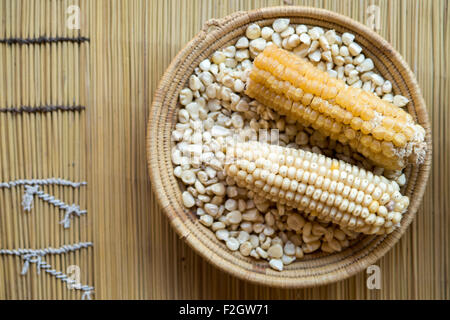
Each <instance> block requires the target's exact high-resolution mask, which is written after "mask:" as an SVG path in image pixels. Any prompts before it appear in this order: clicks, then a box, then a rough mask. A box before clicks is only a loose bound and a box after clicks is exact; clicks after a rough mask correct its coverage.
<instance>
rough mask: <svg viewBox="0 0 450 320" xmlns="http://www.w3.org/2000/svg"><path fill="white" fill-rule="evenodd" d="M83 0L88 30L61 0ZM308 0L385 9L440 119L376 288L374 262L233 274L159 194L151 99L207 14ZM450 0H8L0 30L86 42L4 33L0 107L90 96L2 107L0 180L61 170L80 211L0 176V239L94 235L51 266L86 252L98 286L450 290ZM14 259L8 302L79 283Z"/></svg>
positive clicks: (1, 268) (170, 292)
mask: <svg viewBox="0 0 450 320" xmlns="http://www.w3.org/2000/svg"><path fill="white" fill-rule="evenodd" d="M72 4H75V5H77V6H79V7H80V13H81V29H80V30H69V29H68V28H66V27H65V22H66V19H67V17H68V16H69V15H68V14H67V13H66V8H67V7H68V6H70V5H72ZM289 4H300V5H310V6H314V7H321V8H326V9H330V10H333V11H335V12H338V13H342V14H344V15H347V16H349V17H352V18H353V19H355V20H358V21H360V22H363V23H366V22H367V11H366V10H367V8H368V6H370V5H376V6H378V8H379V12H380V31H379V33H380V34H381V35H382V36H383V37H384V38H385V39H387V40H388V41H389V42H391V43H392V44H393V46H394V47H395V48H396V49H397V50H398V51H399V52H400V53H401V54H402V55H403V56H404V57H405V59H406V61H407V62H408V63H409V65H410V66H411V68H412V70H413V71H414V73H415V74H416V76H417V80H418V82H419V85H420V87H421V89H422V92H423V95H424V98H425V101H426V103H427V107H428V111H429V115H430V120H431V121H432V128H433V144H434V145H433V150H434V153H433V156H434V157H433V168H432V175H431V178H430V180H429V184H428V188H427V191H426V193H425V197H424V199H423V204H422V206H421V209H420V210H419V211H418V213H417V217H416V219H415V221H414V222H413V224H412V225H411V226H410V228H409V229H408V231H407V232H406V234H405V235H404V236H403V238H402V239H401V241H400V242H399V243H398V244H397V245H396V246H395V247H394V248H393V249H392V250H391V251H389V252H388V254H387V255H386V256H385V257H383V258H382V259H381V260H380V261H379V262H378V263H377V265H379V266H380V268H381V274H382V285H381V289H380V290H368V289H367V288H366V279H367V274H365V273H361V274H359V275H357V276H355V277H352V278H350V279H348V280H345V281H342V282H339V283H336V284H333V285H329V286H323V287H318V288H311V289H302V290H283V289H273V288H267V287H263V286H257V285H253V284H249V283H246V282H243V281H241V280H237V279H235V278H233V277H231V276H229V275H227V274H225V273H223V272H221V271H219V270H217V269H215V268H214V267H212V266H211V265H209V264H208V263H207V262H205V261H204V260H203V259H202V258H200V257H199V256H198V255H197V254H196V253H195V252H194V251H193V250H192V249H190V248H189V247H187V245H185V244H184V242H183V241H182V240H180V239H178V237H177V235H176V234H175V232H174V231H173V230H172V229H171V227H170V225H169V222H168V221H167V219H166V218H165V216H164V215H163V213H162V211H161V209H160V208H159V207H158V204H157V202H156V200H155V197H154V195H153V194H152V191H151V185H150V182H149V179H148V174H147V165H146V154H145V141H146V140H145V133H146V124H147V112H148V108H149V105H150V104H151V101H152V95H153V92H154V91H155V89H156V86H157V85H158V81H159V79H160V78H161V76H162V74H163V73H164V70H165V68H166V67H167V66H168V65H169V63H170V61H171V60H172V58H173V57H174V56H175V55H176V53H177V52H178V51H179V50H180V49H181V48H182V47H183V46H184V44H186V43H187V42H188V41H189V40H190V39H191V38H192V37H193V36H194V35H195V34H196V33H197V32H198V31H199V30H200V28H201V26H202V25H203V23H204V22H205V21H206V20H207V19H210V18H218V17H223V16H225V15H227V14H230V13H232V12H234V11H238V10H248V9H253V8H257V7H264V6H273V5H289ZM449 13H450V8H449V6H448V1H446V0H441V1H432V0H427V1H367V0H355V1H332V0H322V1H295V0H285V1H282V0H261V1H257V0H251V1H244V0H230V1H213V0H170V1H168V0H149V1H144V0H142V1H141V0H133V1H118V0H115V1H106V0H105V1H103V0H99V1H88V0H78V1H73V0H70V1H69V0H41V1H33V0H20V1H18V0H0V39H6V38H16V37H20V38H38V37H40V36H47V37H70V38H74V37H75V38H76V37H78V38H79V37H86V38H88V40H86V41H81V42H79V43H78V42H71V41H60V42H53V43H45V44H26V45H25V44H5V43H0V109H1V108H14V107H20V106H31V107H38V106H42V105H58V106H84V107H85V108H86V109H84V110H83V109H82V110H76V111H66V110H62V109H60V110H57V111H51V112H39V113H30V112H19V113H14V112H0V183H1V182H8V181H13V180H17V179H44V178H51V177H57V178H64V179H67V180H70V181H87V183H88V184H87V186H84V187H80V188H70V187H66V186H46V187H43V189H44V190H45V191H46V192H48V193H50V194H52V195H54V196H55V197H56V198H58V199H63V200H64V201H65V202H67V203H70V204H71V203H72V202H73V203H76V204H78V205H79V206H80V208H83V209H87V214H86V215H82V216H80V217H72V220H71V226H70V228H68V229H64V228H63V227H62V226H61V225H60V224H59V221H60V220H61V219H62V217H63V215H64V212H63V211H61V210H59V209H57V208H55V207H54V206H52V205H50V204H48V203H46V202H43V201H39V199H36V198H35V199H34V208H33V209H32V210H31V211H30V212H24V211H23V208H22V207H21V201H22V196H23V193H24V188H23V186H22V187H12V188H0V249H18V248H33V249H37V248H44V247H58V246H61V245H64V244H73V243H77V242H86V241H92V242H93V248H89V249H83V250H79V251H76V252H74V253H69V254H65V255H56V256H51V257H49V258H48V259H49V260H48V261H47V262H49V263H50V264H52V266H53V267H54V268H55V269H57V270H62V271H65V270H66V268H67V266H69V265H78V266H79V267H80V271H81V282H82V283H83V284H88V285H92V286H94V287H95V293H94V295H93V297H94V298H96V299H181V298H185V299H190V298H191V299H202V298H203V299H215V298H222V299H236V298H241V299H247V298H249V299H252V298H253V299H255V298H259V299H311V298H313V299H394V298H396V299H417V298H424V299H449V298H450V283H449V276H450V275H449V271H450V269H449V262H450V247H449V244H450V243H449V240H450V239H449V235H448V232H449V223H450V221H449V217H450V205H449V198H450V161H449V154H450V143H449V142H450V138H449V134H450V132H449V126H450V113H449V108H450V104H449V98H450V80H449V75H450V60H449V54H448V52H449V51H450V24H449V21H448V20H449ZM22 264H23V261H21V260H20V258H19V257H12V256H2V255H0V299H78V298H80V295H81V293H80V292H79V291H75V290H68V289H67V288H66V287H65V285H64V284H63V283H62V282H61V281H59V280H58V279H56V278H55V277H52V276H50V275H47V274H42V273H41V275H37V273H36V270H35V267H34V266H31V267H30V270H29V272H28V274H26V275H24V276H21V275H20V271H21V268H22Z"/></svg>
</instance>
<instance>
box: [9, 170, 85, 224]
mask: <svg viewBox="0 0 450 320" xmlns="http://www.w3.org/2000/svg"><path fill="white" fill-rule="evenodd" d="M49 184H55V185H62V186H70V187H73V188H79V187H80V186H84V185H86V184H87V183H86V182H72V181H69V180H64V179H60V178H50V179H32V180H28V179H22V180H15V181H10V182H2V183H0V188H11V187H15V186H22V185H24V186H25V193H24V195H23V198H22V206H23V209H24V210H25V211H31V209H32V208H33V199H34V195H37V196H38V197H39V198H40V199H42V200H44V201H46V202H48V203H51V204H52V205H54V206H55V207H58V208H60V209H61V210H65V211H66V213H65V215H64V219H63V220H61V222H60V224H62V225H63V226H64V228H66V229H67V228H69V227H70V221H71V217H72V216H74V215H76V216H78V217H79V216H81V215H82V214H86V213H87V211H86V210H80V207H79V206H78V205H75V204H72V205H69V204H67V203H65V202H63V201H62V200H59V199H56V198H55V197H54V196H52V195H50V194H48V193H45V192H44V191H42V190H41V189H40V187H41V186H42V185H49Z"/></svg>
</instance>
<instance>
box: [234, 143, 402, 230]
mask: <svg viewBox="0 0 450 320" xmlns="http://www.w3.org/2000/svg"><path fill="white" fill-rule="evenodd" d="M227 156H228V157H229V158H228V159H233V160H232V161H230V163H228V164H226V165H225V171H226V173H227V175H228V176H231V177H233V178H234V179H235V180H236V183H237V184H238V186H240V187H245V188H247V189H248V190H250V191H252V192H253V193H254V195H255V196H257V197H263V198H266V199H269V200H271V201H273V202H277V203H280V204H284V205H287V206H288V207H292V208H296V209H298V210H300V211H302V212H305V213H306V214H310V215H313V216H317V217H318V218H320V219H322V220H324V221H331V222H333V223H336V224H338V225H340V226H341V227H345V228H347V229H349V230H353V231H356V232H362V233H365V234H386V233H391V232H392V231H393V230H394V229H395V228H396V227H397V226H398V225H399V223H400V220H401V218H402V213H404V212H405V211H406V208H407V207H408V205H409V199H408V197H406V196H402V194H401V193H400V191H399V190H400V189H399V186H398V184H397V183H396V182H395V181H389V180H388V179H386V178H385V177H383V176H377V175H374V174H373V173H372V172H370V171H366V170H364V169H362V168H359V167H357V166H354V165H351V164H348V163H346V162H344V161H340V160H336V159H332V158H328V157H326V156H323V155H319V154H315V153H312V152H307V151H304V150H297V149H292V148H285V147H281V146H277V145H269V144H266V143H260V142H256V141H252V142H243V143H235V144H232V145H231V146H229V147H228V148H227Z"/></svg>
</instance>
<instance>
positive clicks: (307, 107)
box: [245, 45, 426, 170]
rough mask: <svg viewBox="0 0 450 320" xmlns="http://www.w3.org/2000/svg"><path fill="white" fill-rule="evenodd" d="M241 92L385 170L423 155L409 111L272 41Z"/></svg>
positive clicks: (419, 133) (418, 129) (420, 131)
mask: <svg viewBox="0 0 450 320" xmlns="http://www.w3.org/2000/svg"><path fill="white" fill-rule="evenodd" d="M245 93H246V94H247V95H248V96H250V97H251V98H254V99H256V100H258V101H259V102H260V103H263V104H265V105H266V106H268V107H271V108H273V109H275V110H276V111H277V112H279V113H281V114H283V115H287V116H289V117H293V118H294V119H296V120H297V121H298V122H300V123H301V124H302V125H304V126H311V127H313V128H314V129H316V130H319V131H320V132H321V133H323V134H324V135H326V136H329V137H330V138H331V139H334V140H337V141H339V142H341V143H343V144H348V145H349V146H350V147H351V148H352V149H353V150H355V151H358V152H359V153H361V154H363V155H364V156H365V157H367V158H369V159H370V160H372V161H373V162H374V163H375V164H377V165H379V166H381V167H384V168H386V169H391V170H399V169H402V168H404V167H405V166H406V164H407V163H420V162H421V161H423V159H424V156H425V152H426V144H425V143H424V138H425V130H424V129H423V128H422V127H421V126H420V125H418V124H416V123H415V122H414V120H413V118H412V116H411V115H410V114H409V113H407V112H405V111H404V110H402V109H401V108H399V107H396V106H394V105H393V104H391V103H389V102H387V101H385V100H382V99H380V98H378V97H377V96H375V95H374V94H372V93H368V92H366V91H363V90H362V89H359V88H353V87H346V85H345V83H344V81H342V80H339V79H335V78H331V77H330V76H329V75H328V73H327V72H324V71H321V70H319V69H317V68H316V67H314V66H313V65H312V64H311V63H310V62H308V61H306V60H303V59H302V58H300V57H298V56H296V55H295V54H292V53H290V52H288V51H286V50H283V49H280V48H278V47H276V46H275V45H269V46H267V47H266V49H265V50H264V51H263V52H262V53H260V54H259V55H258V56H257V57H256V58H255V60H254V63H253V68H252V71H251V72H250V75H249V80H248V82H247V87H246V91H245Z"/></svg>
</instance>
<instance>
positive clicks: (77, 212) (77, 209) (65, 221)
mask: <svg viewBox="0 0 450 320" xmlns="http://www.w3.org/2000/svg"><path fill="white" fill-rule="evenodd" d="M84 212H85V211H84ZM82 213H83V211H80V207H79V206H77V205H75V204H72V205H71V206H69V207H67V208H66V213H65V214H64V219H62V220H61V221H60V222H59V223H60V224H62V225H63V226H64V228H65V229H67V228H69V227H70V217H71V216H72V215H73V214H75V215H77V216H80V215H81V214H82Z"/></svg>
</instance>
